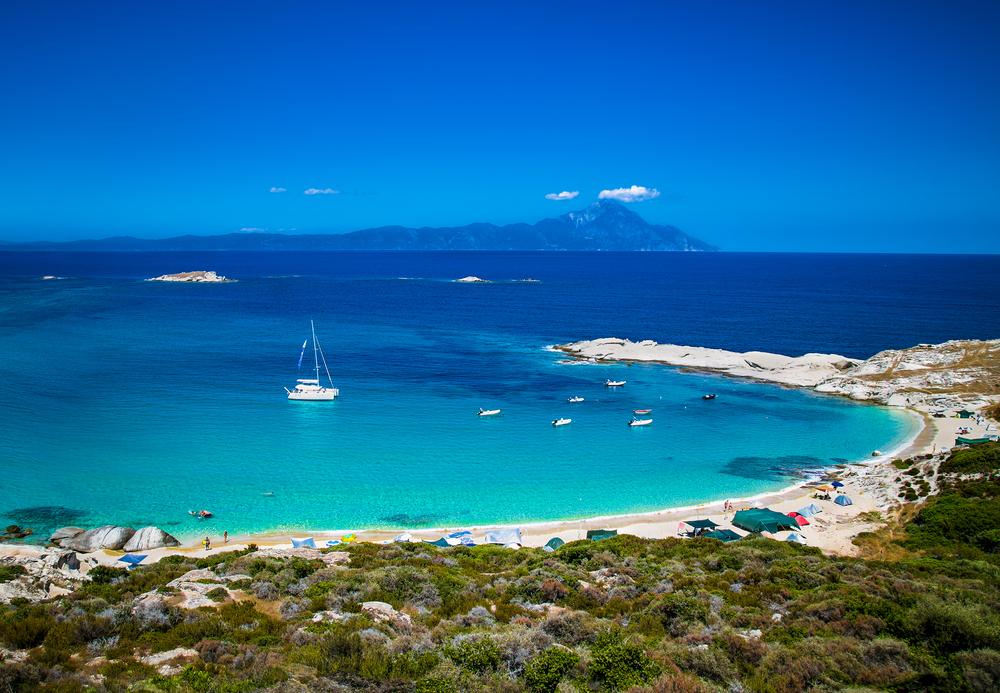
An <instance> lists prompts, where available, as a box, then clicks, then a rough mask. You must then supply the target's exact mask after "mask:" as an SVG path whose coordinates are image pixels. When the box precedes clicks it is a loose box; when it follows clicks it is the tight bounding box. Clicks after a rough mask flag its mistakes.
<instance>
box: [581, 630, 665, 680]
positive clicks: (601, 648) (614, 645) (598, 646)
mask: <svg viewBox="0 0 1000 693" xmlns="http://www.w3.org/2000/svg"><path fill="white" fill-rule="evenodd" d="M590 654H591V661H590V674H591V676H592V677H593V679H594V681H596V682H597V683H599V684H601V685H602V686H604V687H605V688H607V689H608V690H612V691H622V690H626V689H628V688H631V687H632V686H643V685H645V684H647V683H649V682H650V681H652V680H653V679H654V678H656V676H657V675H658V674H659V673H660V666H659V665H658V664H657V663H656V662H654V661H653V660H652V659H650V658H649V656H648V655H647V654H646V651H645V650H644V649H643V648H642V647H640V646H638V645H635V644H633V643H630V642H627V641H625V640H623V639H621V637H620V636H619V635H617V634H615V633H604V634H602V635H600V636H598V638H597V641H596V642H595V643H594V644H593V645H592V646H591V648H590Z"/></svg>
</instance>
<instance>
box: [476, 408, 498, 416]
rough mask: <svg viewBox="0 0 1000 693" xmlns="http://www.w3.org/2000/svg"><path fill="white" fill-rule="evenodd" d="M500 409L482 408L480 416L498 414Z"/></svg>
mask: <svg viewBox="0 0 1000 693" xmlns="http://www.w3.org/2000/svg"><path fill="white" fill-rule="evenodd" d="M500 411H501V410H500V409H480V410H479V416H498V415H499V414H500Z"/></svg>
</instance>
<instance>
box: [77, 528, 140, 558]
mask: <svg viewBox="0 0 1000 693" xmlns="http://www.w3.org/2000/svg"><path fill="white" fill-rule="evenodd" d="M133 534H135V530H134V529H132V528H131V527H116V526H115V525H104V526H103V527H98V528H97V529H89V530H87V531H86V532H83V533H81V534H77V535H76V536H75V537H70V538H69V539H63V540H62V542H61V543H60V544H59V545H60V546H62V547H64V548H67V549H73V550H74V551H82V552H83V553H90V552H91V551H99V550H100V549H114V550H120V549H121V548H122V547H124V546H125V544H126V543H127V542H128V540H129V539H131V538H132V535H133Z"/></svg>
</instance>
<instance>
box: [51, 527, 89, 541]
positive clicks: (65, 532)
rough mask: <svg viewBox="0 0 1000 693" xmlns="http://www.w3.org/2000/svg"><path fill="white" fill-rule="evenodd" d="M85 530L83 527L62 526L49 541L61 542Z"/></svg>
mask: <svg viewBox="0 0 1000 693" xmlns="http://www.w3.org/2000/svg"><path fill="white" fill-rule="evenodd" d="M83 532H84V529H83V527H60V528H59V529H57V530H56V531H54V532H53V533H52V536H51V537H49V541H50V542H51V543H53V544H61V543H62V541H63V540H64V539H72V538H73V537H75V536H77V535H79V534H83Z"/></svg>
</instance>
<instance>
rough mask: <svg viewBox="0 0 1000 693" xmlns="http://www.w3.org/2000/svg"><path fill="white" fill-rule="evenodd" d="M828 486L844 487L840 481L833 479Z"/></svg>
mask: <svg viewBox="0 0 1000 693" xmlns="http://www.w3.org/2000/svg"><path fill="white" fill-rule="evenodd" d="M830 486H833V487H834V488H843V487H844V485H843V484H842V483H840V482H839V481H834V482H833V483H832V484H830Z"/></svg>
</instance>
